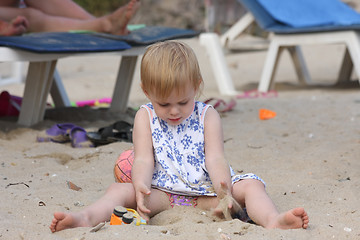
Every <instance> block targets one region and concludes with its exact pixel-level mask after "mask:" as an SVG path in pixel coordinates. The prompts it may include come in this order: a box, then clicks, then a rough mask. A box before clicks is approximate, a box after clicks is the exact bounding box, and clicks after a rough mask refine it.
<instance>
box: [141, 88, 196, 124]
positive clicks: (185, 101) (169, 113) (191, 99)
mask: <svg viewBox="0 0 360 240" xmlns="http://www.w3.org/2000/svg"><path fill="white" fill-rule="evenodd" d="M195 95H196V91H195V90H194V89H193V88H192V87H191V86H190V84H189V85H188V86H187V87H186V89H184V91H181V92H180V93H177V91H175V90H174V91H173V92H172V93H171V94H170V95H169V97H168V98H167V99H159V98H157V97H156V96H155V95H154V94H149V95H148V97H149V99H150V101H151V103H152V104H153V106H154V110H155V112H156V115H157V116H158V117H159V118H161V119H162V120H164V121H166V122H167V123H168V124H170V125H179V124H180V123H182V121H184V120H185V119H186V118H188V117H189V116H190V115H191V113H192V111H193V110H194V106H195Z"/></svg>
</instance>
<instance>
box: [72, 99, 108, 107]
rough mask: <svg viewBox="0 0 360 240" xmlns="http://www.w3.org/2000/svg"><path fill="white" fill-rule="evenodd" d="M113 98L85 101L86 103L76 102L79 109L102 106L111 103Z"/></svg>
mask: <svg viewBox="0 0 360 240" xmlns="http://www.w3.org/2000/svg"><path fill="white" fill-rule="evenodd" d="M111 100H112V99H111V98H101V99H95V100H85V101H79V102H76V106H78V107H84V106H91V107H92V106H101V105H105V104H110V103H111Z"/></svg>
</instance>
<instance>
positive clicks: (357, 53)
mask: <svg viewBox="0 0 360 240" xmlns="http://www.w3.org/2000/svg"><path fill="white" fill-rule="evenodd" d="M346 46H347V49H348V51H349V55H350V57H351V60H352V65H353V67H354V69H355V73H356V75H357V77H358V81H359V83H360V34H359V33H357V32H351V36H350V37H348V38H347V40H346ZM345 57H346V56H345Z"/></svg>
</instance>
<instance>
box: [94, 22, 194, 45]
mask: <svg viewBox="0 0 360 240" xmlns="http://www.w3.org/2000/svg"><path fill="white" fill-rule="evenodd" d="M94 34H95V35H96V36H101V37H105V38H109V39H116V40H121V41H125V42H127V43H129V44H130V45H132V46H139V45H149V44H152V43H155V42H159V41H165V40H171V39H179V38H190V37H194V36H196V35H198V34H199V32H197V31H193V30H190V29H182V28H171V27H162V26H147V27H144V28H140V29H137V30H134V31H132V32H131V33H130V34H128V35H123V36H120V35H112V34H106V33H94Z"/></svg>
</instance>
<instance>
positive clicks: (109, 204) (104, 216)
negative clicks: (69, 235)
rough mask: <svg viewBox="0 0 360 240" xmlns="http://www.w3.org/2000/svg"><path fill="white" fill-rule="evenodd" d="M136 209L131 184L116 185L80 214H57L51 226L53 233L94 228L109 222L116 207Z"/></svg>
mask: <svg viewBox="0 0 360 240" xmlns="http://www.w3.org/2000/svg"><path fill="white" fill-rule="evenodd" d="M118 205H121V206H125V207H129V208H135V207H136V201H135V191H134V188H133V185H132V184H130V183H114V184H112V185H111V186H110V187H109V188H108V190H107V191H106V193H105V195H104V196H103V197H101V198H100V199H99V200H97V201H96V202H95V203H93V204H91V205H90V206H88V207H86V208H84V209H83V210H82V211H80V212H71V213H64V212H55V213H54V218H53V220H52V222H51V225H50V230H51V231H52V232H56V231H61V230H64V229H67V228H74V227H92V226H95V225H97V224H99V223H100V222H104V221H109V219H110V216H111V214H112V212H113V210H114V207H115V206H118Z"/></svg>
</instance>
